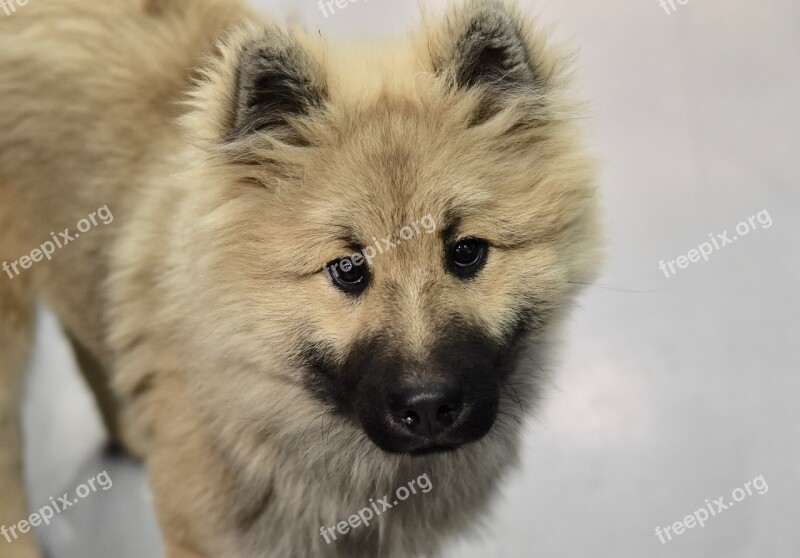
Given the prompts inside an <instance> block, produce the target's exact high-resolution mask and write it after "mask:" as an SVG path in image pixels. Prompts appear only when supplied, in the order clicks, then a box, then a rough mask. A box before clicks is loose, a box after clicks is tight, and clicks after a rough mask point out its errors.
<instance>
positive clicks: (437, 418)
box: [390, 383, 461, 438]
mask: <svg viewBox="0 0 800 558" xmlns="http://www.w3.org/2000/svg"><path fill="white" fill-rule="evenodd" d="M390 400H391V411H392V414H393V416H394V417H395V419H396V420H397V421H398V422H399V423H401V424H402V425H403V426H404V427H405V428H406V429H408V430H409V431H410V432H413V433H414V434H417V435H419V436H425V437H428V438H433V437H434V436H436V435H437V434H440V433H441V432H444V431H445V430H447V428H448V427H450V426H451V425H452V424H453V423H454V422H455V421H456V419H457V418H458V415H459V414H460V413H461V393H460V390H459V389H458V387H457V386H454V385H450V384H442V383H439V384H427V385H423V386H418V387H413V388H406V389H403V390H400V391H398V392H395V393H394V394H393V395H392V396H391V397H390Z"/></svg>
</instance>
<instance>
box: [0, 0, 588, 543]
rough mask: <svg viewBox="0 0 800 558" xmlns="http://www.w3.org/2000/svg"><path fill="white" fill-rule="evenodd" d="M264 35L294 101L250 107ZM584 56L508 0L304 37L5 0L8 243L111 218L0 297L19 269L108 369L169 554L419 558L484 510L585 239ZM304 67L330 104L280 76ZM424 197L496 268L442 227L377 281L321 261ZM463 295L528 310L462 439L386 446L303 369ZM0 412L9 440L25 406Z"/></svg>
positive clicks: (498, 327) (195, 3) (413, 214)
mask: <svg viewBox="0 0 800 558" xmlns="http://www.w3.org/2000/svg"><path fill="white" fill-rule="evenodd" d="M495 31H497V32H498V33H500V37H501V39H503V33H505V34H507V35H508V37H509V41H510V43H509V44H512V45H513V49H510V50H509V51H508V52H509V53H510V54H509V56H510V58H509V60H507V61H503V62H504V63H507V66H506V67H507V71H502V72H498V73H490V74H486V75H483V74H476V73H475V68H474V67H473V66H474V65H475V64H479V63H482V62H481V61H480V60H479V58H480V56H481V55H480V49H479V45H476V44H475V43H474V42H475V41H481V40H484V39H485V37H486V36H487V34H488V35H492V33H494V32H495ZM515 40H519V41H520V42H519V43H518V44H516V43H514V41H515ZM254 52H255V53H261V52H267V53H273V52H279V53H282V54H281V57H285V58H280V60H281V64H285V66H287V67H288V68H289V69H291V70H292V71H294V70H297V71H298V72H300V74H301V76H300V77H302V78H303V79H304V80H305V81H301V82H300V83H301V84H304V85H303V87H295V88H291V87H287V85H286V82H285V81H282V82H277V85H276V86H280V87H283V88H284V89H282V90H281V94H282V95H284V97H281V98H280V100H281V101H282V102H280V103H275V104H273V105H271V106H273V112H272V113H269V114H266V113H264V115H265V118H261V119H258V118H257V119H256V120H252V119H250V113H247V112H246V111H245V108H246V107H248V106H251V105H247V103H248V102H249V101H248V98H243V97H242V95H248V94H250V93H251V89H252V88H253V87H255V85H253V86H252V87H250V88H249V89H248V88H243V86H242V83H243V81H242V80H243V72H244V73H245V74H244V75H245V77H247V75H249V74H248V73H247V72H249V71H250V70H247V68H248V67H250V66H252V67H253V68H256V69H254V70H252V71H261V69H264V68H261V66H259V64H260V62H259V59H258V58H257V57H256V58H255V59H251V62H249V64H250V66H248V62H247V56H248V53H250V54H252V53H254ZM277 59H278V58H269V57H266V58H264V59H263V60H262V62H264V63H265V64H272V63H273V62H271V61H274V60H277ZM301 59H302V60H301ZM489 62H491V60H489ZM568 63H569V60H568V57H566V56H564V55H563V54H562V53H561V52H560V51H558V50H557V49H555V48H554V47H552V46H549V45H548V44H547V43H546V40H545V38H544V34H543V33H541V31H536V30H534V29H533V27H532V25H531V23H530V22H529V21H528V20H527V19H526V18H524V17H523V16H521V15H520V14H519V13H518V12H517V11H516V10H515V9H514V8H513V7H512V6H510V5H506V4H503V3H501V2H498V1H494V0H487V1H485V2H478V1H476V0H473V1H471V2H466V3H464V4H461V5H459V6H455V7H453V8H452V9H451V10H450V11H449V12H448V14H447V16H446V17H444V18H441V19H430V20H428V21H426V22H424V24H423V26H422V27H421V29H420V31H419V32H417V33H416V34H415V35H414V36H413V37H411V39H410V40H407V41H402V42H401V41H387V42H385V43H375V44H366V45H364V44H360V45H354V44H329V43H328V42H327V41H325V40H323V39H321V38H320V37H318V36H306V35H303V34H302V33H299V32H294V33H292V34H288V33H286V32H285V31H283V30H282V29H280V28H279V27H277V26H276V25H275V24H273V23H270V22H267V21H263V20H261V19H260V18H259V17H258V16H256V15H254V14H252V13H250V12H249V10H247V9H246V8H245V7H243V6H241V5H239V4H238V3H236V2H232V1H223V0H113V1H104V2H86V1H85V0H49V1H46V2H45V1H39V2H30V3H29V5H27V6H26V7H24V8H21V9H19V10H18V11H17V12H16V13H15V14H14V15H13V17H7V18H0V76H2V79H0V99H2V104H0V130H3V132H2V133H0V206H3V208H6V209H4V210H0V215H2V217H3V222H2V226H0V248H2V250H0V257H2V258H5V259H8V260H12V259H16V258H17V257H19V256H20V255H23V254H25V253H27V252H29V251H30V250H31V249H32V248H35V247H36V246H37V245H38V244H39V243H41V242H42V241H44V240H47V239H48V238H49V236H50V234H49V233H50V232H51V231H53V230H56V229H58V230H61V229H63V228H64V227H66V226H69V225H71V224H72V223H74V222H75V221H77V220H78V219H80V218H82V217H84V216H85V215H87V214H88V213H90V212H91V211H93V210H95V209H97V208H98V207H101V206H103V205H108V206H109V208H110V209H111V210H112V211H113V213H114V217H115V220H114V223H113V224H110V225H108V226H106V227H98V228H97V229H95V230H93V231H92V232H91V233H90V234H87V235H85V238H84V237H82V238H81V239H80V240H79V241H76V242H75V243H74V244H71V245H69V246H66V247H65V248H64V249H63V250H61V251H60V252H59V253H57V254H56V255H55V257H54V259H53V261H52V262H43V263H39V264H37V265H36V266H34V268H33V269H31V270H30V271H28V272H27V273H26V274H25V275H23V276H21V277H18V278H15V279H13V280H11V279H8V278H7V277H0V302H2V303H3V308H2V311H3V312H4V313H5V314H6V316H4V317H3V319H4V320H5V322H4V323H8V322H9V318H8V316H9V315H11V314H10V312H17V313H19V312H20V311H21V310H20V308H24V309H26V311H27V305H26V304H25V303H23V302H22V301H23V300H27V298H23V296H22V295H21V294H19V293H20V289H22V288H23V287H22V285H23V284H24V285H26V287H25V288H26V289H27V288H28V287H30V288H31V289H33V290H34V291H35V293H36V296H38V297H39V298H41V299H42V300H44V301H46V302H47V303H48V304H49V305H50V306H51V307H52V308H53V309H54V310H55V311H56V313H57V314H58V316H59V318H60V320H61V322H62V323H63V325H64V327H65V329H66V330H67V332H68V333H69V334H70V336H71V337H73V338H74V339H75V340H76V343H79V344H80V346H82V347H84V348H85V350H86V351H88V352H89V353H90V354H91V355H92V356H93V357H94V359H96V361H97V362H99V363H100V365H101V366H102V367H103V368H104V370H105V371H106V374H107V376H108V379H109V382H110V383H111V384H112V385H113V388H114V397H115V401H114V405H115V407H116V408H117V409H118V416H117V417H113V418H112V417H109V418H108V420H107V422H108V423H109V424H113V425H116V424H119V427H118V431H116V432H114V434H115V435H117V436H119V437H120V438H121V439H122V440H123V441H124V443H125V444H126V445H127V446H128V447H129V448H131V450H132V451H134V452H135V453H137V454H139V455H140V456H142V457H143V458H144V459H146V461H147V464H148V468H149V471H150V480H151V486H152V488H153V492H154V494H155V500H156V507H157V511H158V515H159V520H160V523H161V527H162V532H163V535H164V540H165V544H166V547H167V553H168V555H169V556H170V557H178V556H180V557H190V556H194V557H200V556H208V557H215V556H219V557H223V556H224V557H225V558H249V557H253V558H255V557H265V556H266V557H284V556H314V557H316V556H320V557H325V556H329V557H340V556H341V557H344V556H348V557H353V556H386V557H390V558H404V557H411V556H418V555H421V554H425V553H432V552H435V551H437V550H438V549H439V548H440V546H441V544H442V542H443V541H444V540H446V538H447V537H448V536H450V535H453V534H456V533H458V532H459V531H461V530H463V529H464V528H465V527H466V526H467V525H469V524H470V523H471V522H473V521H474V520H475V519H476V518H478V517H480V515H481V513H482V512H483V511H484V510H485V509H486V507H487V504H488V503H489V501H490V500H491V496H492V494H493V493H494V492H495V490H496V487H497V485H498V483H499V482H500V481H501V479H502V478H503V474H504V472H505V471H507V470H508V468H509V466H510V465H512V464H513V463H514V462H515V460H516V448H517V445H518V441H519V426H520V423H521V421H523V420H524V419H525V416H526V414H528V413H531V412H533V411H534V410H535V401H536V393H537V385H538V384H537V378H538V376H539V374H540V371H541V370H542V369H543V368H545V367H546V366H547V365H548V362H549V355H550V353H551V350H550V347H551V345H552V344H553V342H554V341H555V339H556V338H557V336H558V330H559V324H560V323H561V322H562V321H563V318H564V317H565V315H566V312H567V310H568V309H569V307H570V303H571V301H572V300H573V299H574V296H575V294H576V292H577V290H578V288H577V286H578V285H579V284H580V283H582V282H586V281H588V280H590V279H591V277H592V276H593V273H594V271H595V268H596V263H597V250H596V249H597V245H598V232H597V224H596V221H597V219H596V199H595V186H594V162H593V159H592V158H591V157H590V156H589V155H587V154H586V152H585V151H584V149H583V148H582V146H581V143H580V139H579V134H578V130H577V128H576V125H575V120H576V117H577V116H578V115H579V114H580V109H579V106H578V105H576V104H575V103H574V102H573V101H572V100H570V98H569V96H568V94H567V91H566V86H567V82H566V77H567V76H566V73H565V72H566V70H567V67H568ZM262 66H263V64H262ZM259 68H261V69H259ZM285 69H286V68H285V67H284V66H283V65H281V66H276V67H274V68H273V67H269V66H268V65H267V66H265V71H267V70H268V71H273V72H279V73H280V72H283V71H284V70H285ZM253 83H256V82H253ZM308 91H313V92H315V93H314V94H315V95H317V98H316V100H315V101H314V102H309V103H300V104H297V105H294V104H292V103H289V102H287V97H286V96H290V97H291V96H292V95H295V94H305V93H307V92H308ZM304 92H305V93H304ZM243 107H245V108H243ZM256 109H257V106H256ZM254 110H255V109H254ZM243 111H245V112H243ZM282 111H283V112H282ZM284 112H286V114H284ZM8 208H13V209H8ZM428 214H431V215H433V216H435V217H436V219H437V221H438V222H440V223H444V222H445V221H446V220H447V219H451V218H455V219H456V220H457V221H458V222H460V223H462V224H464V226H467V225H468V226H469V230H470V232H471V234H473V235H475V236H480V237H485V238H489V239H491V240H492V243H493V252H492V257H493V259H492V261H491V263H490V265H489V267H487V269H486V273H485V274H484V275H485V276H482V279H481V280H480V281H477V282H475V283H474V284H472V285H470V286H469V287H459V286H456V285H455V284H454V283H453V279H452V278H450V277H448V276H447V275H446V273H445V271H444V270H443V269H440V267H441V266H438V263H439V262H440V260H441V254H440V250H441V247H440V244H439V237H438V235H420V236H419V238H415V239H414V240H413V241H411V242H409V243H408V245H407V246H402V247H398V248H397V249H395V250H393V251H392V252H389V253H387V254H384V255H382V256H380V258H379V260H376V269H375V280H376V284H378V285H380V287H376V289H377V290H376V292H375V293H374V294H372V295H371V296H372V298H371V299H370V304H361V303H357V302H353V301H352V300H349V299H347V298H346V297H343V296H342V295H341V293H338V292H336V291H335V290H334V289H332V288H331V287H330V285H329V284H328V283H327V281H326V279H325V276H324V274H322V273H321V272H320V271H321V268H322V265H323V264H325V263H326V262H328V261H330V260H332V259H334V258H336V257H338V256H341V255H342V254H344V253H347V252H348V251H349V250H348V248H349V247H348V246H347V245H346V244H345V243H343V241H342V239H341V235H340V234H339V232H340V230H341V228H342V227H344V226H352V227H355V228H356V229H357V232H358V233H359V234H360V235H362V236H364V237H366V238H372V237H377V238H383V237H385V236H386V235H387V234H389V233H392V232H394V231H397V230H398V229H399V228H401V227H403V226H404V225H407V224H409V223H411V222H413V221H415V220H418V219H420V218H422V217H423V216H425V215H428ZM454 215H455V217H454ZM9 308H12V309H11V310H9ZM454 309H458V312H459V315H460V316H461V317H462V318H463V319H465V320H466V321H468V322H469V323H470V324H473V325H475V326H476V327H479V328H480V329H481V330H482V331H484V332H485V334H486V335H487V336H489V337H491V338H498V339H499V338H501V337H502V336H504V335H506V334H507V333H508V330H509V329H510V328H511V327H512V326H513V323H514V320H515V319H517V318H518V317H519V315H520V313H521V312H523V310H525V311H528V310H530V309H535V313H532V314H531V315H530V316H528V319H529V322H530V324H529V325H530V328H531V333H530V336H529V337H530V338H529V346H528V350H527V351H526V353H525V358H523V359H522V361H521V363H520V366H519V367H518V369H517V370H516V372H515V374H514V376H513V377H512V378H511V379H510V380H509V382H508V384H509V385H508V386H506V387H507V389H505V390H504V391H503V396H502V398H501V407H500V415H499V418H498V421H497V423H496V424H495V426H494V428H493V429H492V430H491V431H490V433H489V434H488V435H487V436H486V437H484V438H483V439H482V440H480V441H478V442H476V443H473V444H470V445H468V446H465V447H463V448H461V449H459V450H458V451H455V452H452V453H445V454H436V455H430V456H425V457H414V458H412V457H410V456H407V455H389V454H386V453H384V452H383V451H381V450H380V449H378V448H377V447H376V446H375V445H374V444H372V443H371V442H370V440H369V439H367V437H366V436H365V434H364V433H363V432H362V431H361V429H359V428H358V427H357V426H356V425H354V424H353V423H352V421H350V420H348V419H347V418H346V417H342V416H340V415H339V414H337V413H336V412H333V409H332V408H330V406H328V405H326V404H324V403H322V402H321V401H320V400H319V399H318V398H317V397H315V395H314V393H313V392H312V390H309V389H308V388H307V385H306V384H305V383H304V382H305V376H304V375H305V374H307V370H304V369H303V366H302V352H303V350H304V348H305V347H307V346H309V344H310V345H313V346H316V347H324V348H325V350H326V351H327V352H328V353H329V354H330V358H331V359H333V360H334V361H343V360H344V359H345V358H346V355H347V353H348V350H349V349H350V348H351V347H352V346H353V345H354V344H355V343H357V342H358V340H359V339H361V338H363V337H364V336H365V335H370V334H377V333H380V332H384V333H385V332H391V335H392V336H393V338H395V339H397V340H398V342H399V343H401V344H402V345H403V346H404V347H406V348H407V350H408V352H409V353H411V354H419V355H422V354H424V353H425V352H426V351H427V350H428V349H429V347H430V346H431V343H433V340H434V339H436V338H437V337H438V336H440V335H441V331H442V329H443V328H446V326H447V323H448V320H449V319H451V318H452V317H453V312H454V311H455V310H454ZM14 315H17V314H14ZM13 323H17V322H16V321H13ZM3 327H5V328H6V329H8V330H11V328H12V326H9V325H5V326H3ZM14 331H15V332H23V331H24V327H23V326H14ZM12 337H15V338H18V339H17V340H16V341H14V342H13V343H12V342H10V341H8V339H11V338H12ZM26 337H27V336H26V335H24V334H23V333H18V334H14V335H12V333H7V334H6V333H3V331H0V343H2V344H0V362H2V364H0V367H2V368H1V369H0V370H2V374H0V382H2V383H0V416H2V414H3V412H6V413H7V414H8V413H13V412H15V410H16V406H15V404H14V403H13V402H11V401H10V400H11V399H13V397H12V396H10V395H9V394H15V393H17V390H18V389H19V388H18V385H19V382H20V380H19V378H21V375H22V373H23V372H22V370H23V369H24V365H22V364H20V363H19V362H15V363H12V362H11V360H9V359H7V358H6V355H7V354H8V355H24V353H25V349H24V347H25V346H26V345H27V343H28V340H27V339H26ZM21 358H23V357H22V356H19V357H18V358H17V361H19V360H20V359H21ZM114 428H117V427H116V426H114ZM0 436H2V437H3V440H2V441H3V442H6V441H13V442H14V443H13V445H12V446H10V447H9V446H6V445H5V443H4V444H3V445H2V446H0V447H2V448H3V449H0V452H4V453H7V454H8V456H11V457H9V459H11V458H13V457H14V456H16V455H18V452H19V443H18V441H17V440H16V438H14V437H13V436H15V435H14V434H12V433H11V430H9V431H8V432H6V431H2V430H0ZM8 456H7V457H8ZM0 463H4V461H2V460H0ZM14 471H15V472H13V475H12V476H11V477H10V478H12V479H16V480H17V481H19V480H20V473H19V471H17V470H16V469H15V470H14ZM10 474H11V473H10ZM422 474H427V475H428V476H429V477H430V479H431V481H432V483H433V489H432V491H431V492H430V493H427V494H424V495H418V496H415V497H413V498H411V499H410V500H409V501H407V502H404V503H403V504H402V505H401V506H398V507H397V508H396V509H393V510H391V511H389V512H387V513H386V514H385V515H382V516H381V517H380V519H379V520H377V521H376V522H375V523H374V524H373V525H372V526H371V527H369V528H363V527H362V528H360V529H356V530H353V532H352V533H350V534H349V535H348V536H346V537H342V538H341V540H339V541H337V542H336V543H333V544H326V543H325V541H324V540H323V538H322V537H321V536H320V535H319V528H320V526H323V525H325V526H333V525H335V524H336V523H338V522H340V521H342V520H347V518H348V516H350V515H352V514H353V513H355V512H356V511H357V510H359V509H361V508H364V507H365V506H367V505H368V504H369V499H370V498H375V497H381V496H383V495H384V494H391V493H392V492H393V491H394V490H395V489H396V488H397V487H399V486H401V485H403V484H405V483H407V482H408V481H409V480H411V479H414V478H417V477H418V476H420V475H422ZM0 478H5V477H0ZM2 482H3V481H0V483H2ZM16 485H21V481H20V482H18V483H16V484H15V486H16ZM1 486H3V485H2V484H0V487H1ZM21 505H22V504H21V498H15V499H11V500H7V499H6V498H4V499H3V501H2V503H0V520H13V517H15V514H17V515H18V516H19V519H22V518H23V517H24V516H25V515H27V514H26V513H24V510H23V509H21ZM16 548H17V549H22V548H23V547H22V546H21V545H20V546H18V547H16ZM31 548H32V547H31ZM29 550H30V548H29ZM30 551H31V552H35V551H33V550H30ZM4 552H6V553H7V552H8V550H7V549H6V548H5V547H4V545H3V544H0V557H5V556H7V555H8V554H4ZM12 552H13V550H12ZM13 555H14V556H17V554H13ZM20 555H21V554H20ZM31 555H32V556H33V555H34V554H31Z"/></svg>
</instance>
